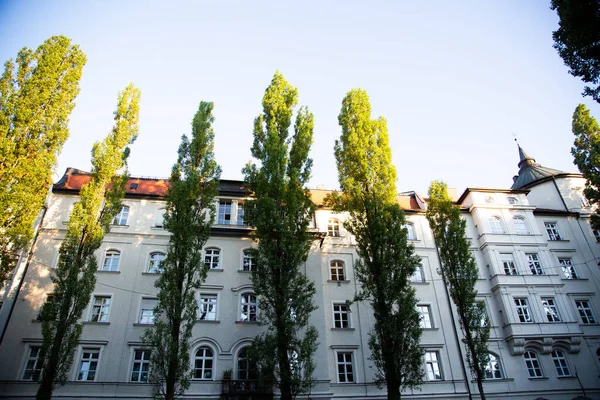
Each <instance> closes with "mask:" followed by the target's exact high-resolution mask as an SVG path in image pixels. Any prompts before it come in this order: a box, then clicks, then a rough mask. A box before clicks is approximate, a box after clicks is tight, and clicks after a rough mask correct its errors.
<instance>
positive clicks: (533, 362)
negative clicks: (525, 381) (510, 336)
mask: <svg viewBox="0 0 600 400" xmlns="http://www.w3.org/2000/svg"><path fill="white" fill-rule="evenodd" d="M523 358H524V359H525V366H526V367H527V372H528V373H529V377H530V378H541V377H542V376H544V375H543V374H542V367H541V366H540V362H539V360H538V356H537V354H535V353H534V352H533V351H526V352H525V353H523Z"/></svg>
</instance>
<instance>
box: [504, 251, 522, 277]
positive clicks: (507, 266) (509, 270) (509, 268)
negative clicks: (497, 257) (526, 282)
mask: <svg viewBox="0 0 600 400" xmlns="http://www.w3.org/2000/svg"><path fill="white" fill-rule="evenodd" d="M502 257H503V260H502V265H503V266H504V273H505V274H506V275H519V272H518V271H517V267H516V266H515V260H514V259H513V256H512V254H502Z"/></svg>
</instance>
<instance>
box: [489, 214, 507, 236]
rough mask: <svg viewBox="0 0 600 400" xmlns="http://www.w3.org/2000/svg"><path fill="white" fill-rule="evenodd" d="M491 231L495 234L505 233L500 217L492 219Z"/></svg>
mask: <svg viewBox="0 0 600 400" xmlns="http://www.w3.org/2000/svg"><path fill="white" fill-rule="evenodd" d="M489 221H490V229H491V232H492V233H494V234H502V233H504V229H502V221H500V217H496V216H493V217H490V219H489Z"/></svg>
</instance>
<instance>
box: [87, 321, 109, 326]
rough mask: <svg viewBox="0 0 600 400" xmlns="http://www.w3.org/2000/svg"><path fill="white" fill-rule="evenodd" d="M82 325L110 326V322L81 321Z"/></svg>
mask: <svg viewBox="0 0 600 400" xmlns="http://www.w3.org/2000/svg"><path fill="white" fill-rule="evenodd" d="M83 324H84V325H110V322H101V321H83Z"/></svg>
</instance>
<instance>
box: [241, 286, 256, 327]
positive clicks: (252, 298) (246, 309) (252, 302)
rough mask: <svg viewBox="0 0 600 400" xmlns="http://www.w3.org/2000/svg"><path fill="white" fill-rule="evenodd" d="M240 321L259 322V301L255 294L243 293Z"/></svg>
mask: <svg viewBox="0 0 600 400" xmlns="http://www.w3.org/2000/svg"><path fill="white" fill-rule="evenodd" d="M240 321H247V322H256V321H258V301H257V299H256V295H255V294H253V293H243V294H242V303H241V310H240Z"/></svg>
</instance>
